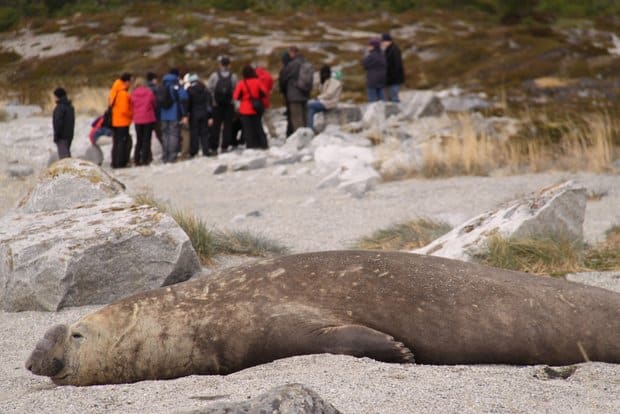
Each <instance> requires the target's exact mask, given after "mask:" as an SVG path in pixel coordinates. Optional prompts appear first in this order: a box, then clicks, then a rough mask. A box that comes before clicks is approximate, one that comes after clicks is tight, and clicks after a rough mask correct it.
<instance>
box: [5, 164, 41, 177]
mask: <svg viewBox="0 0 620 414" xmlns="http://www.w3.org/2000/svg"><path fill="white" fill-rule="evenodd" d="M6 172H7V174H8V175H9V176H10V177H28V176H30V175H32V174H34V168H32V166H30V165H21V164H17V165H10V166H9V168H7V170H6Z"/></svg>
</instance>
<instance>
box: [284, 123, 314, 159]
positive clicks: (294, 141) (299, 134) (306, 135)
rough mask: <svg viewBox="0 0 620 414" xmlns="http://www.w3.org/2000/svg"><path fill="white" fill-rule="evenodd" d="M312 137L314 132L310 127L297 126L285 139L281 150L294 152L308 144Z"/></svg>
mask: <svg viewBox="0 0 620 414" xmlns="http://www.w3.org/2000/svg"><path fill="white" fill-rule="evenodd" d="M312 138H314V132H313V131H312V130H311V129H310V128H299V129H297V131H295V132H294V133H293V135H291V136H290V137H288V138H287V139H286V142H285V143H284V145H282V150H283V151H286V152H289V153H292V154H293V153H296V152H297V151H299V150H301V149H303V148H305V147H307V146H308V144H310V142H311V141H312Z"/></svg>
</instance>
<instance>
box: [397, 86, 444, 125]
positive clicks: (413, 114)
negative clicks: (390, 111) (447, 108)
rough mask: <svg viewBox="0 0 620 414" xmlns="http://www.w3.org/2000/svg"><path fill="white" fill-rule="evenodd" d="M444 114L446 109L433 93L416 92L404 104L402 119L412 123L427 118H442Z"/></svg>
mask: <svg viewBox="0 0 620 414" xmlns="http://www.w3.org/2000/svg"><path fill="white" fill-rule="evenodd" d="M443 112H444V107H443V105H442V104H441V101H440V100H439V98H438V97H437V96H436V95H435V93H434V92H433V91H415V93H413V95H412V96H411V98H410V99H409V100H408V101H407V102H405V103H404V104H403V110H402V113H401V115H400V118H401V119H402V120H409V121H411V120H414V119H418V118H423V117H427V116H440V115H441V114H442V113H443Z"/></svg>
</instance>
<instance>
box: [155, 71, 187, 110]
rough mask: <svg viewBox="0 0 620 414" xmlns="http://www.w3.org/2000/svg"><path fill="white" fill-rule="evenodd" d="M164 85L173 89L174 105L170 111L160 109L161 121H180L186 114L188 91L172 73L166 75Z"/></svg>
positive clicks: (163, 80) (163, 79)
mask: <svg viewBox="0 0 620 414" xmlns="http://www.w3.org/2000/svg"><path fill="white" fill-rule="evenodd" d="M162 83H163V84H164V85H165V86H166V87H168V88H172V91H171V92H172V97H173V100H174V103H173V104H172V106H171V107H170V108H168V109H164V108H160V109H159V119H160V120H162V121H180V120H181V118H182V117H184V116H185V112H186V108H185V105H186V103H187V91H186V90H185V88H184V87H182V86H181V85H180V84H179V78H178V77H177V76H176V75H173V74H171V73H168V74H166V75H164V77H163V78H162Z"/></svg>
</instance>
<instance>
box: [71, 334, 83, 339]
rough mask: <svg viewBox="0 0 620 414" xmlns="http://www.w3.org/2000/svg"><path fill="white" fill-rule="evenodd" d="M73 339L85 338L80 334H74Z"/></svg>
mask: <svg viewBox="0 0 620 414" xmlns="http://www.w3.org/2000/svg"><path fill="white" fill-rule="evenodd" d="M71 337H72V338H75V339H79V338H83V336H82V334H81V333H78V332H75V333H73V334H72V335H71Z"/></svg>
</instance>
